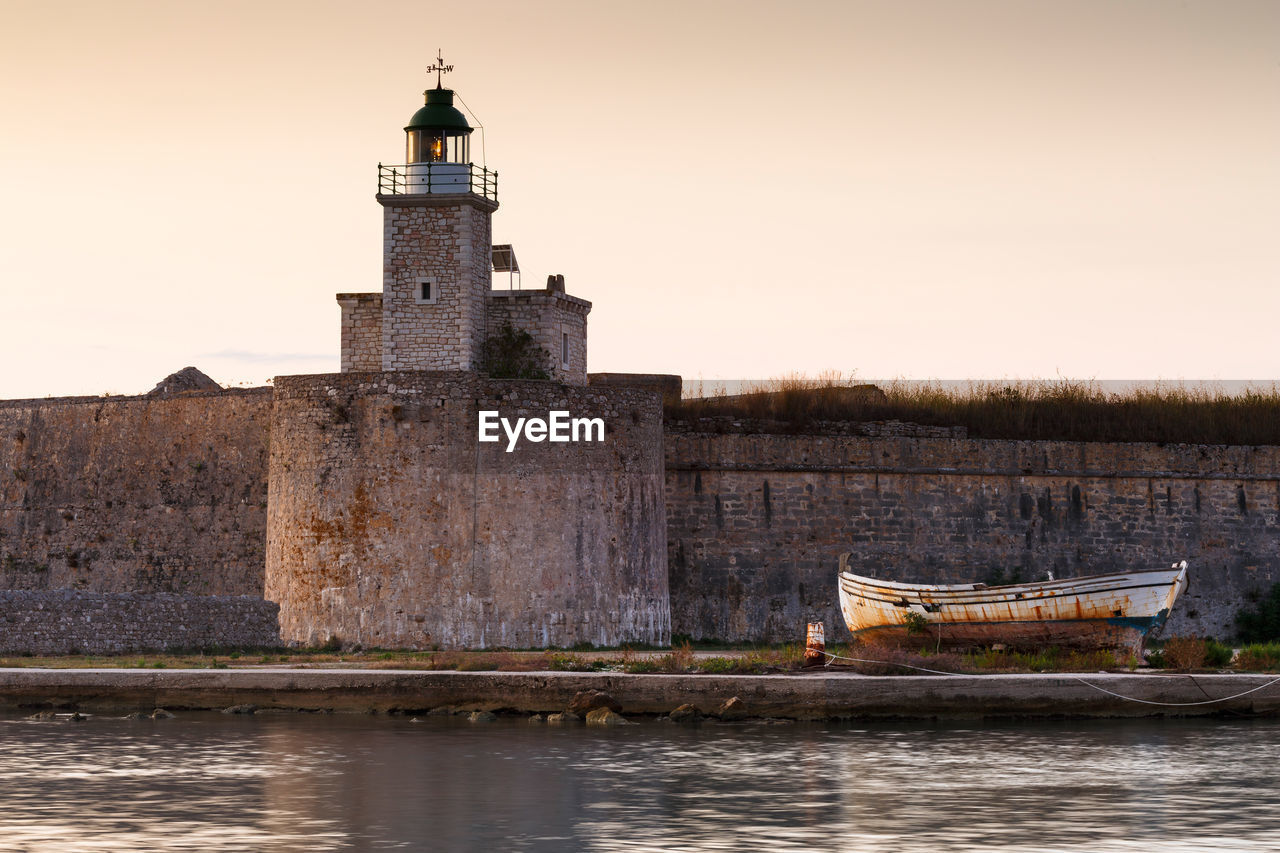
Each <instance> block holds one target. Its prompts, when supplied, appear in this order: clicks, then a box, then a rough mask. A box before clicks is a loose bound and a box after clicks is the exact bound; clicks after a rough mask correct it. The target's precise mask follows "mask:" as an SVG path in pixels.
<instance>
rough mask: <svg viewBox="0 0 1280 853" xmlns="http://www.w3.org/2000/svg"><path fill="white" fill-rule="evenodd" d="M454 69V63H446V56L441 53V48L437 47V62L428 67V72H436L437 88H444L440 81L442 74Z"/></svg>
mask: <svg viewBox="0 0 1280 853" xmlns="http://www.w3.org/2000/svg"><path fill="white" fill-rule="evenodd" d="M452 70H453V66H452V65H445V64H444V57H443V56H442V55H441V53H440V48H436V64H435V65H432V66H431V67H430V68H428V69H427V73H428V74H430V73H431V72H432V71H434V72H436V88H437V89H441V88H443V86H442V85H441V83H440V75H441V74H447V73H449V72H450V71H452Z"/></svg>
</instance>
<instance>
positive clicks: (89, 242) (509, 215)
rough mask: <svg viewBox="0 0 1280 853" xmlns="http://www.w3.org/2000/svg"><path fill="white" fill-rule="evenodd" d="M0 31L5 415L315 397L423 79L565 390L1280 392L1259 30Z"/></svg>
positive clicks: (728, 7)
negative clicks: (581, 313)
mask: <svg viewBox="0 0 1280 853" xmlns="http://www.w3.org/2000/svg"><path fill="white" fill-rule="evenodd" d="M0 19H2V20H3V22H4V25H3V27H2V28H0V98H2V101H0V131H2V132H0V288H2V290H0V295H2V296H3V302H2V303H0V398H9V399H12V398H23V397H43V396H48V395H55V396H60V395H74V394H101V393H113V394H122V393H123V394H133V393H141V392H145V391H146V390H148V389H150V388H151V386H153V385H154V384H155V383H156V382H158V381H159V380H160V379H161V378H162V377H164V376H165V375H167V374H168V373H171V372H173V371H175V370H177V369H179V368H181V367H184V366H186V365H195V366H196V367H199V368H200V369H201V370H203V371H204V372H205V373H208V374H209V375H210V376H212V377H213V378H214V379H216V380H218V381H219V382H222V383H224V384H226V385H260V384H263V383H264V382H265V381H266V380H267V379H268V378H269V377H272V376H276V375H286V374H296V373H321V372H332V371H336V370H337V369H338V346H339V326H338V321H339V310H338V306H337V303H336V302H335V301H334V295H335V294H336V293H339V292H361V291H369V292H372V291H377V290H380V289H381V263H382V259H381V252H382V246H381V240H382V234H381V216H382V209H381V208H380V206H379V205H378V204H377V202H376V200H375V199H374V194H375V192H376V174H377V164H378V163H379V162H382V163H389V164H390V163H401V162H403V159H404V133H403V127H404V125H405V123H406V122H407V121H408V119H409V117H410V116H411V115H412V114H413V112H414V111H415V110H416V109H417V108H418V107H419V106H420V105H421V103H422V94H421V93H422V90H423V89H424V88H427V87H428V86H430V85H434V75H430V74H428V73H427V71H426V69H427V67H428V66H430V65H431V64H432V62H433V61H434V59H435V56H436V51H437V49H440V50H442V51H443V55H444V59H445V61H446V63H449V64H452V65H454V68H455V70H454V72H453V73H452V74H449V75H447V76H446V78H445V82H446V85H448V86H450V87H452V88H454V89H456V91H457V92H458V95H459V96H460V97H461V99H462V100H463V101H464V102H465V103H466V105H467V107H468V109H470V110H472V111H473V113H472V115H473V116H474V117H475V119H476V122H473V124H476V123H477V122H478V123H479V125H482V126H483V140H481V131H479V130H477V131H476V134H475V137H474V138H473V143H472V153H473V157H475V158H476V159H477V160H481V159H483V161H484V162H485V163H486V164H487V166H488V167H489V168H491V169H496V170H497V171H498V173H499V200H500V202H501V207H500V209H499V210H498V211H497V212H496V213H495V214H494V229H493V237H494V241H495V242H499V243H512V244H513V245H514V246H515V251H516V255H517V257H518V258H519V261H520V265H521V268H522V270H523V271H524V273H523V279H522V284H523V285H524V286H527V287H541V286H543V284H544V283H545V280H546V276H547V275H548V274H553V273H559V274H563V275H564V276H565V277H566V285H567V290H568V292H569V293H571V294H573V295H575V296H580V297H582V298H585V299H588V300H590V301H591V302H592V303H593V306H594V307H593V309H592V312H591V315H590V322H589V369H590V370H591V371H592V372H598V371H616V372H644V373H678V374H681V375H683V376H684V377H686V378H687V379H705V380H708V381H714V380H716V379H725V378H741V377H759V378H769V377H780V376H785V375H790V374H796V373H800V374H808V375H815V374H817V373H819V372H836V373H840V374H842V375H845V376H852V377H899V378H905V379H957V378H1025V379H1036V378H1046V379H1054V378H1059V377H1062V378H1069V379H1079V380H1109V379H1131V378H1150V379H1163V380H1179V379H1257V380H1267V381H1269V380H1273V379H1275V378H1277V377H1280V345H1277V342H1278V338H1280V336H1278V335H1277V333H1276V328H1277V318H1280V237H1278V235H1280V3H1276V2H1272V0H1257V1H1256V2H1252V1H1251V0H1187V1H1186V2H1178V0H1150V2H1147V0H1071V2H1066V0H1062V2H1042V1H1039V2H1038V0H1020V2H1006V0H931V2H926V1H925V0H892V2H888V1H887V0H886V2H880V0H867V2H859V0H837V2H822V0H792V2H786V3H782V2H751V0H735V2H710V1H709V0H703V1H702V2H700V0H683V2H666V0H649V2H645V3H636V2H627V3H624V2H600V0H593V2H576V1H575V2H528V0H526V1H525V2H491V0H469V2H466V3H451V4H428V3H422V2H419V0H414V2H377V0H365V1H364V2H359V3H356V2H331V1H330V2H326V1H325V0H308V2H269V0H253V2H242V0H219V2H216V3H210V2H199V3H196V2H183V0H166V1H165V2H136V1H135V0H115V2H111V3H106V2H97V0H95V2H67V0H38V2H28V0H0ZM499 286H501V287H505V286H506V283H505V275H503V276H502V277H501V280H500V281H499Z"/></svg>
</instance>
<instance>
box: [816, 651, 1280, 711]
mask: <svg viewBox="0 0 1280 853" xmlns="http://www.w3.org/2000/svg"><path fill="white" fill-rule="evenodd" d="M823 654H825V655H826V656H827V657H829V658H833V659H835V660H848V661H855V662H857V663H883V664H888V665H889V666H902V667H906V668H907V669H915V670H919V671H920V672H931V673H933V674H934V675H951V676H961V675H964V674H965V673H962V672H943V671H942V670H939V669H926V668H925V667H923V666H912V665H911V664H909V663H898V662H897V661H891V660H872V659H869V658H847V657H844V656H843V655H834V654H832V653H831V652H823ZM1060 675H1062V676H1063V677H1066V678H1073V679H1075V680H1076V681H1078V682H1080V683H1081V684H1083V685H1084V686H1086V687H1092V688H1093V689H1094V690H1099V691H1101V692H1103V693H1106V694H1108V695H1109V696H1114V697H1116V698H1117V699H1124V700H1125V701H1126V702H1139V703H1141V704H1143V705H1160V706H1161V707H1164V708H1190V707H1194V706H1196V705H1213V704H1215V703H1218V702H1229V701H1231V700H1232V699H1239V698H1240V697H1241V696H1248V695H1249V694H1250V693H1257V692H1258V691H1259V690H1263V689H1265V688H1267V687H1270V686H1271V685H1273V684H1275V683H1277V682H1280V677H1277V678H1273V679H1271V680H1270V681H1268V682H1267V683H1266V684H1261V685H1259V686H1257V687H1253V688H1250V689H1248V690H1245V691H1243V692H1240V693H1236V694H1234V695H1232V696H1223V697H1221V698H1218V699H1208V700H1206V701H1203V702H1153V701H1151V700H1150V699H1138V698H1137V697H1134V696H1123V695H1121V694H1119V693H1116V692H1115V691H1112V690H1108V689H1107V688H1105V687H1099V686H1098V685H1097V684H1091V683H1090V682H1088V681H1085V680H1084V679H1083V678H1081V677H1080V676H1078V675H1072V674H1070V673H1065V672H1064V673H1060ZM1188 678H1191V676H1188ZM1191 683H1192V684H1195V685H1196V686H1197V687H1200V684H1199V682H1197V681H1196V680H1195V679H1194V678H1191ZM1200 692H1201V693H1204V688H1203V687H1200ZM1206 695H1207V694H1206Z"/></svg>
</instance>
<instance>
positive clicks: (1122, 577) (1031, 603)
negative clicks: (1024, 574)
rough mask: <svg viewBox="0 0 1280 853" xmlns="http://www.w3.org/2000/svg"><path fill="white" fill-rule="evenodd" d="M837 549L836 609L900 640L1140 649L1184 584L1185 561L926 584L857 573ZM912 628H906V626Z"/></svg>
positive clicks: (871, 632) (863, 632) (853, 622)
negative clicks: (1008, 580) (1058, 576)
mask: <svg viewBox="0 0 1280 853" xmlns="http://www.w3.org/2000/svg"><path fill="white" fill-rule="evenodd" d="M848 560H849V555H848V554H842V555H841V557H840V572H839V575H838V578H839V586H840V610H841V612H842V613H843V614H844V621H845V623H846V624H848V626H849V630H850V631H851V632H852V633H853V635H854V636H855V637H857V638H860V639H865V640H871V641H885V642H890V643H893V642H900V641H902V640H905V639H907V637H908V636H909V635H910V634H915V635H917V636H919V637H920V638H922V639H924V638H927V639H929V640H931V641H936V642H938V643H940V644H941V645H944V646H948V647H951V648H955V647H971V646H990V645H992V644H995V643H1003V644H1005V645H1008V646H1014V647H1021V648H1026V647H1029V646H1059V647H1062V648H1090V649H1093V648H1111V649H1131V650H1133V651H1134V652H1136V653H1141V650H1142V646H1143V643H1145V642H1146V639H1147V637H1148V635H1150V634H1152V633H1154V632H1158V631H1159V630H1160V628H1161V627H1163V626H1164V623H1165V620H1166V619H1168V617H1169V611H1170V610H1172V609H1173V604H1174V602H1175V601H1177V600H1178V596H1179V595H1180V594H1181V593H1182V591H1183V590H1184V589H1185V588H1186V586H1187V563H1186V561H1185V560H1183V561H1182V562H1180V563H1175V564H1174V565H1173V567H1172V568H1168V569H1159V570H1154V571H1138V572H1117V573H1115V574H1107V575H1091V576H1088V577H1082V578H1068V579H1064V580H1049V581H1044V582H1042V583H1025V584H1008V585H1004V586H987V585H986V584H982V583H968V584H955V585H951V586H928V585H924V584H906V583H894V582H893V581H883V580H877V579H875V578H867V577H861V576H859V575H855V574H853V573H851V572H849V571H848ZM909 629H910V630H909Z"/></svg>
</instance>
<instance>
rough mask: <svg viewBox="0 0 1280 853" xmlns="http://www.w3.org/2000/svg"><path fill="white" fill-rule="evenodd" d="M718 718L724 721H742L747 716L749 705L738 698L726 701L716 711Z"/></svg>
mask: <svg viewBox="0 0 1280 853" xmlns="http://www.w3.org/2000/svg"><path fill="white" fill-rule="evenodd" d="M716 716H717V717H719V718H720V719H722V720H741V719H742V718H743V717H746V716H747V704H746V703H745V702H743V701H742V700H741V699H739V698H738V697H737V696H734V697H732V698H729V699H726V700H725V701H724V702H723V703H721V705H720V707H719V708H717V709H716Z"/></svg>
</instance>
